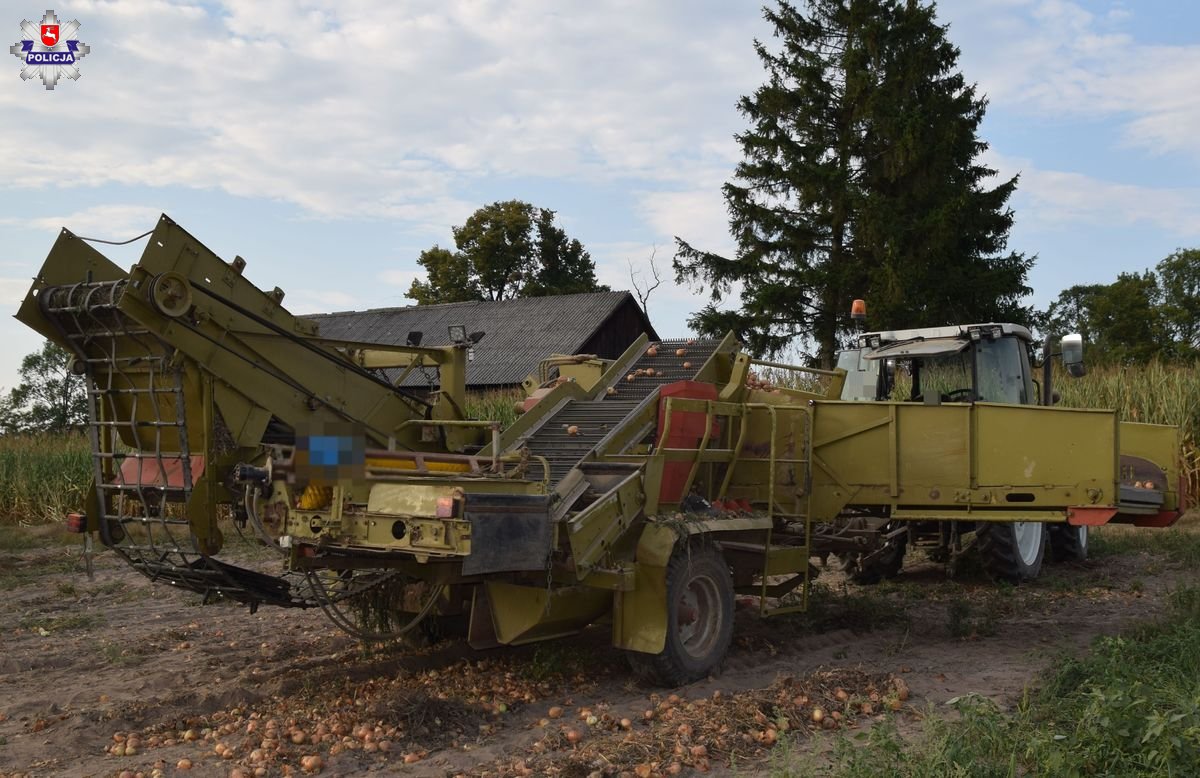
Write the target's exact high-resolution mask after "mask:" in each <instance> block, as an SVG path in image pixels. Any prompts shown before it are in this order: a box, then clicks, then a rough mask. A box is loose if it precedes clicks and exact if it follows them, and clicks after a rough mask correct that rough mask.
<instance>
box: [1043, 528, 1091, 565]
mask: <svg viewBox="0 0 1200 778" xmlns="http://www.w3.org/2000/svg"><path fill="white" fill-rule="evenodd" d="M1050 555H1051V556H1052V557H1053V558H1054V561H1055V562H1083V561H1085V560H1086V559H1087V555H1088V528H1087V527H1086V526H1084V525H1081V526H1072V525H1070V524H1051V525H1050Z"/></svg>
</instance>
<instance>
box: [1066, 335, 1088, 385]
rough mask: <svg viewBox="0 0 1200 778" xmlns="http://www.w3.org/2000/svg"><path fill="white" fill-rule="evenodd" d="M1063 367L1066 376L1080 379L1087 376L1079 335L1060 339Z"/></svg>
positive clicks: (1081, 338)
mask: <svg viewBox="0 0 1200 778" xmlns="http://www.w3.org/2000/svg"><path fill="white" fill-rule="evenodd" d="M1062 360H1063V367H1065V368H1066V369H1067V375H1069V376H1071V377H1072V378H1080V377H1082V376H1085V375H1087V366H1086V365H1084V364H1083V336H1082V335H1080V334H1079V333H1073V334H1071V335H1063V337H1062Z"/></svg>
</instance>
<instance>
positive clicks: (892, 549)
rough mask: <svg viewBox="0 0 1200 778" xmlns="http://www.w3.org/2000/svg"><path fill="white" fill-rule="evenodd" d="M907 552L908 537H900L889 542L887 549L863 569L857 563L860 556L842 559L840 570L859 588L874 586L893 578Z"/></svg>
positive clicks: (846, 556)
mask: <svg viewBox="0 0 1200 778" xmlns="http://www.w3.org/2000/svg"><path fill="white" fill-rule="evenodd" d="M907 552H908V536H907V535H901V536H900V537H898V538H895V539H894V540H892V541H890V542H889V543H888V544H887V548H886V549H885V550H884V551H883V553H881V554H880V555H879V556H877V557H875V558H874V559H873V560H871V562H869V563H868V564H867V565H866V566H865V567H864V566H862V565H861V564H860V563H859V559H860V557H861V555H845V556H843V557H842V569H843V570H844V571H845V572H846V576H847V577H848V578H849V579H850V580H851V581H853V582H854V583H856V584H859V585H861V586H874V585H875V584H877V583H879V582H881V581H883V580H884V579H887V578H895V577H896V576H898V575H899V574H900V569H901V568H902V567H904V555H905V554H906V553H907Z"/></svg>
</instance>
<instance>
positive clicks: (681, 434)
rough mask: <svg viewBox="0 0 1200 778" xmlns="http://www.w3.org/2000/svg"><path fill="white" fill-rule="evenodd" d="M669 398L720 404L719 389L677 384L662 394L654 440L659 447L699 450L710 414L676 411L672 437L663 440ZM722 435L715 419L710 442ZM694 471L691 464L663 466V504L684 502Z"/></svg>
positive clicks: (698, 383)
mask: <svg viewBox="0 0 1200 778" xmlns="http://www.w3.org/2000/svg"><path fill="white" fill-rule="evenodd" d="M668 397H685V398H688V399H692V400H716V399H717V387H716V386H714V385H713V384H706V383H703V382H701V381H676V382H675V383H673V384H666V385H665V386H663V387H662V388H661V389H659V391H658V431H657V432H656V433H655V438H654V444H655V447H656V448H692V449H694V448H698V447H699V446H700V441H701V440H703V439H704V423H705V418H706V414H704V413H702V412H700V411H672V412H671V431H670V432H671V434H670V437H669V438H667V440H666V441H664V440H663V439H662V434H663V430H664V429H666V412H667V398H668ZM720 431H721V427H720V424H719V423H718V422H717V420H716V419H713V422H712V430H711V434H710V436H709V440H710V441H713V440H715V439H716V438H717V436H718V435H719V434H720ZM691 469H692V463H691V462H667V463H666V464H665V465H664V466H663V475H662V488H661V490H660V491H659V502H661V503H678V502H680V501H681V500H682V499H683V498H684V494H683V487H684V486H685V485H686V484H687V478H688V473H689V472H691Z"/></svg>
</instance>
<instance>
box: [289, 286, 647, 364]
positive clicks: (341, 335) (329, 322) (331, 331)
mask: <svg viewBox="0 0 1200 778" xmlns="http://www.w3.org/2000/svg"><path fill="white" fill-rule="evenodd" d="M625 305H632V306H633V308H634V309H636V310H637V313H638V315H639V316H640V317H641V319H642V322H643V326H644V327H645V330H644V331H645V332H647V333H649V335H650V337H651V339H653V340H657V339H658V335H657V334H656V333H655V332H654V328H653V327H652V326H651V325H650V321H649V320H648V319H647V318H646V315H645V313H643V312H642V308H641V306H640V305H638V303H637V300H635V299H634V297H633V295H631V294H630V293H629V292H621V291H617V292H587V293H583V294H567V295H555V296H548V297H524V298H518V299H515V300H502V301H499V302H491V301H481V302H463V303H444V304H442V305H412V306H406V307H403V308H375V309H371V310H366V311H339V312H337V313H324V314H315V315H310V316H305V317H304V318H305V319H308V320H310V321H312V322H315V323H316V324H317V325H318V327H319V328H320V335H321V337H325V338H333V339H339V340H355V341H360V342H364V343H381V344H387V345H404V343H405V341H406V340H407V338H408V333H409V332H412V331H414V330H417V331H420V332H422V333H424V339H423V340H422V341H421V345H422V346H441V345H448V344H449V343H450V336H449V333H448V331H447V328H448V327H450V326H451V325H455V324H462V325H464V326H466V328H467V332H468V333H470V332H477V331H479V330H482V331H483V332H485V333H487V335H486V337H484V338H483V340H481V341H480V342H479V344H478V345H477V346H476V347H475V359H474V361H473V362H471V364H470V366H469V367H468V368H467V384H468V385H469V386H494V385H504V384H519V383H520V382H521V381H522V380H523V379H524V378H525V376H527V375H529V374H530V373H531V372H533V371H534V370H535V369H536V368H537V365H538V363H539V362H540V361H541V360H542V359H544V358H546V357H547V356H548V355H550V354H577V353H580V352H582V351H583V350H584V347H585V346H586V344H587V343H588V341H590V340H591V339H592V337H593V335H595V334H596V333H597V332H599V331H600V330H602V329H603V328H604V326H605V324H606V323H607V322H608V320H609V319H610V318H611V317H612V316H613V315H614V314H615V313H616V312H617V311H618V310H620V309H621V308H622V306H625ZM425 383H426V382H425V379H424V378H423V377H422V376H420V375H413V376H409V378H408V379H407V380H406V381H405V382H404V385H405V386H418V385H420V386H423V385H425Z"/></svg>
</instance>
